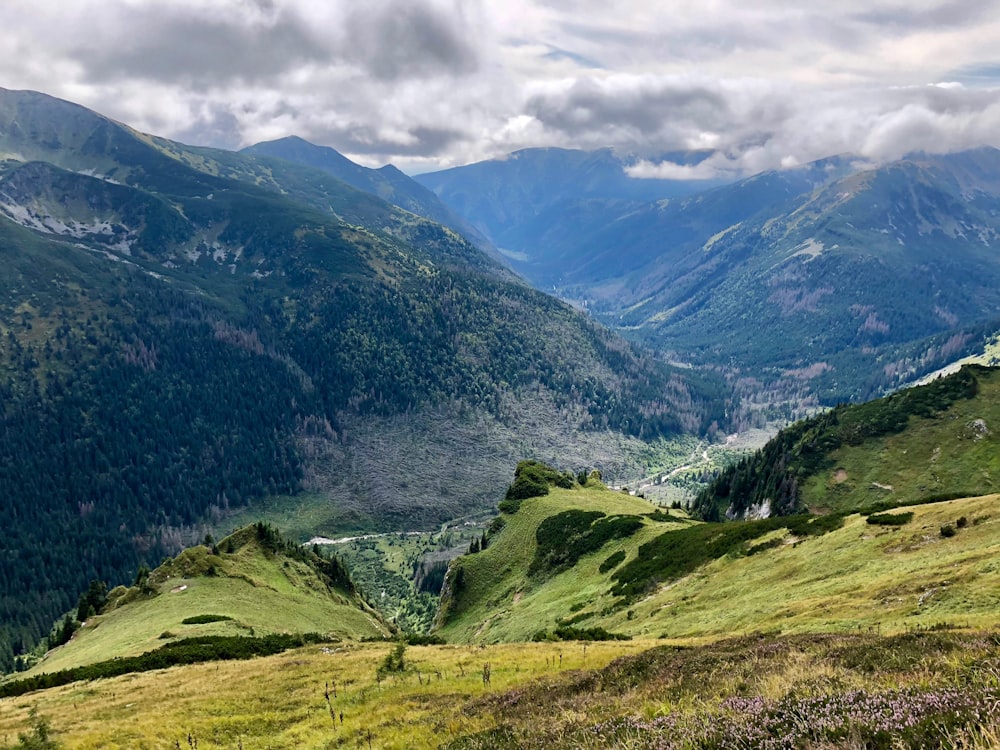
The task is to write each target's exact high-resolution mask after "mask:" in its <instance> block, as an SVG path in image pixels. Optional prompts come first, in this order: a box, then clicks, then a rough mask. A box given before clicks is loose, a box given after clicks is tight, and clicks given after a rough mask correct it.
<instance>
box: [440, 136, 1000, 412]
mask: <svg viewBox="0 0 1000 750" xmlns="http://www.w3.org/2000/svg"><path fill="white" fill-rule="evenodd" d="M487 165H489V163H484V164H483V165H481V166H479V167H478V168H479V169H480V170H486V169H487ZM491 168H492V167H491ZM467 169H469V170H471V169H472V167H469V168H467ZM998 179H1000V151H997V150H996V149H992V148H982V149H977V150H973V151H968V152H963V153H957V154H946V155H927V154H914V155H912V156H910V157H908V158H906V159H903V160H900V161H897V162H893V163H891V164H885V165H880V166H873V165H871V164H868V163H866V162H865V161H864V160H861V159H857V158H854V157H851V156H850V155H846V156H841V157H833V158H829V159H823V160H820V161H818V162H814V163H812V164H808V165H804V166H802V167H797V168H793V169H787V170H780V171H772V172H765V173H762V174H759V175H755V176H753V177H750V178H747V179H744V180H741V181H738V182H735V183H733V184H729V185H723V186H719V187H715V188H713V189H711V190H706V191H703V192H698V193H696V194H694V195H687V196H684V197H677V198H670V199H665V200H657V201H653V202H645V203H639V204H636V203H630V202H628V201H616V200H607V199H596V198H595V199H592V200H588V201H580V202H577V203H575V204H570V205H563V204H558V205H553V206H552V207H551V210H550V211H548V212H546V211H544V210H542V211H540V212H538V214H537V215H535V216H534V217H531V218H528V219H525V217H524V214H523V212H522V213H518V212H519V211H521V207H522V203H521V201H520V200H519V199H512V200H511V202H510V207H511V210H510V214H509V215H508V216H507V217H506V218H505V219H504V220H505V221H506V222H507V224H506V225H505V226H506V229H504V228H498V229H496V230H495V231H496V232H497V233H498V234H497V236H498V237H503V236H504V234H503V232H505V231H506V232H508V233H516V234H517V235H518V236H519V237H520V239H519V242H521V243H522V244H520V245H519V246H518V253H517V254H516V257H515V260H513V261H512V265H514V267H515V268H517V269H518V270H519V271H520V272H521V273H523V274H524V275H525V276H526V277H527V278H529V279H530V280H531V281H532V282H533V283H534V284H535V285H536V286H537V287H539V288H542V289H547V290H554V291H556V292H557V293H558V294H559V295H560V296H562V297H563V298H565V299H571V300H573V301H574V302H575V303H576V304H579V305H581V306H584V307H586V308H587V309H588V310H589V311H590V312H591V313H592V314H594V315H595V316H596V317H597V318H598V319H600V320H602V321H604V322H606V323H607V324H609V325H612V326H616V327H619V328H620V329H622V330H623V331H625V332H627V333H628V335H629V336H630V337H632V338H635V339H638V340H641V341H643V342H645V343H647V344H650V345H652V346H653V347H654V348H658V349H660V350H664V351H668V352H671V353H672V354H673V356H676V357H678V358H679V359H681V360H687V361H693V362H698V363H702V364H712V365H716V366H720V365H721V366H726V367H736V368H737V369H738V370H739V371H740V372H743V373H745V374H747V375H750V376H753V377H757V378H763V379H765V380H768V381H773V380H775V379H780V378H785V379H789V378H790V379H791V380H790V381H789V382H790V383H792V382H793V381H796V380H798V381H799V382H800V383H801V384H802V386H803V387H805V388H807V389H809V390H810V391H811V392H813V393H816V394H818V395H819V396H820V398H821V399H822V400H823V401H824V402H826V403H831V404H832V403H836V402H838V401H843V400H858V399H863V398H866V397H870V396H873V395H876V394H878V393H880V392H885V390H886V389H891V388H893V387H896V386H898V385H900V384H902V383H904V382H907V381H908V380H910V379H912V378H913V377H915V376H917V375H919V374H922V373H924V372H927V371H930V370H932V369H934V368H935V367H937V366H940V365H943V364H946V363H947V362H948V361H950V359H954V358H955V357H957V356H959V355H960V354H964V353H965V351H966V348H967V347H969V346H972V345H973V344H974V343H976V342H978V341H980V340H981V338H982V336H983V335H984V333H985V332H987V331H988V330H990V329H995V327H996V318H997V312H996V311H997V310H998V309H1000V292H998V290H1000V257H998V256H997V253H996V252H995V251H994V249H993V248H994V247H995V245H996V244H997V242H998V232H1000V218H998V217H1000V213H998V209H1000V182H998ZM518 184H519V183H518V182H517V181H516V180H514V181H513V186H517V185H518ZM505 189H506V188H505V187H504V183H498V184H497V185H496V186H494V188H493V192H492V193H491V194H492V195H494V196H499V197H500V198H502V197H503V196H504V195H505V192H504V191H505ZM512 189H515V188H512ZM440 194H441V195H442V197H444V198H445V199H446V200H448V199H449V198H448V196H449V193H447V192H445V191H441V193H440ZM500 198H498V200H500ZM452 200H453V207H454V208H456V210H459V209H461V208H462V206H463V205H465V204H464V203H463V202H462V201H461V200H457V199H452ZM505 205H506V204H504V203H503V201H502V200H500V202H499V208H497V215H498V216H502V209H503V207H504V206H505ZM467 217H469V218H470V219H471V218H472V213H471V212H470V213H468V214H467ZM498 244H499V245H501V246H504V247H509V246H508V245H504V244H503V242H502V241H498ZM512 257H514V256H512ZM789 387H792V386H791V385H789Z"/></svg>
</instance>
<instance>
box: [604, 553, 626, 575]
mask: <svg viewBox="0 0 1000 750" xmlns="http://www.w3.org/2000/svg"><path fill="white" fill-rule="evenodd" d="M624 559H625V551H624V550H618V551H617V552H615V553H614V554H613V555H610V556H609V557H608V558H607V559H606V560H605V561H604V562H602V563H601V567H600V568H598V570H599V571H600V572H601V573H607V572H608V571H609V570H613V569H615V568H617V567H618V566H619V565H620V564H621V563H622V561H623V560H624Z"/></svg>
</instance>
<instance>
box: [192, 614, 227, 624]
mask: <svg viewBox="0 0 1000 750" xmlns="http://www.w3.org/2000/svg"><path fill="white" fill-rule="evenodd" d="M232 619H233V618H232V617H230V616H229V615H192V616H191V617H185V618H184V619H183V620H181V624H182V625H206V624H208V623H210V622H224V621H226V620H232Z"/></svg>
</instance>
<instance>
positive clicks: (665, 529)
mask: <svg viewBox="0 0 1000 750" xmlns="http://www.w3.org/2000/svg"><path fill="white" fill-rule="evenodd" d="M948 423H949V424H950V425H951V429H952V430H953V431H954V430H955V429H956V426H958V425H956V423H955V422H954V421H952V420H950V419H949V420H948ZM959 428H960V426H959ZM994 453H995V451H994ZM955 486H962V485H961V484H960V483H958V484H956V485H955ZM955 494H956V495H961V494H962V493H960V492H956V493H955ZM925 499H926V498H925ZM998 500H1000V497H998V495H996V494H993V495H987V496H985V497H972V498H964V499H955V500H942V501H938V502H933V503H932V502H927V503H923V504H921V505H918V506H913V507H907V508H904V509H900V510H897V511H893V512H891V513H881V514H880V513H875V512H874V510H873V509H869V510H868V511H862V512H853V513H852V512H849V511H845V512H844V513H842V514H832V513H831V514H828V515H825V516H820V515H796V516H779V517H773V518H767V519H760V520H750V521H727V522H723V523H719V522H712V523H703V522H700V521H696V520H694V519H692V518H689V517H688V515H687V514H686V513H685V512H684V511H682V510H669V511H666V510H665V509H658V508H655V507H654V506H651V504H649V503H647V502H646V501H644V500H641V499H638V498H635V497H630V496H629V495H627V494H623V493H621V492H612V491H610V490H608V489H606V488H604V487H603V486H601V485H600V484H599V483H597V482H595V481H594V480H593V479H591V480H589V481H588V482H587V484H586V486H584V487H581V486H579V485H576V484H575V483H574V484H573V486H571V487H551V488H550V490H549V492H547V493H546V494H544V495H541V496H536V497H531V498H528V499H524V500H522V501H521V502H520V503H517V504H509V503H508V502H507V501H505V502H504V503H502V504H501V511H502V512H501V514H500V515H499V516H498V520H497V521H495V522H494V525H493V527H492V533H491V534H490V536H489V538H488V541H487V545H486V547H485V549H482V550H481V551H478V552H475V553H474V554H467V555H464V556H463V557H460V558H458V559H457V560H455V561H454V562H453V563H452V566H451V568H450V570H449V573H448V577H447V580H446V583H445V589H444V593H443V599H442V608H441V613H440V615H439V620H438V627H437V630H436V632H437V633H438V634H439V635H441V636H443V637H445V638H446V639H448V640H449V641H454V642H459V643H472V644H481V643H496V642H506V641H525V640H532V639H545V640H550V639H555V640H584V641H593V640H602V639H608V638H613V637H668V638H678V637H691V638H704V637H706V636H714V637H719V636H731V635H732V634H734V633H745V632H769V633H776V632H782V633H818V632H845V631H851V630H857V629H862V628H863V629H874V628H876V627H881V628H884V629H885V630H886V631H888V632H896V631H901V630H904V629H913V628H923V627H929V626H932V625H937V626H939V627H945V626H947V625H949V624H950V625H955V626H961V627H969V626H971V627H980V626H981V627H992V626H993V625H994V624H995V622H996V620H995V618H996V601H997V592H998V591H1000V578H998V574H997V570H996V566H995V565H994V563H993V562H992V560H993V554H992V552H991V550H993V549H994V548H995V545H996V543H997V539H998V533H1000V520H998V518H997V514H996V508H997V503H998ZM898 502H899V501H897V500H888V501H886V503H885V505H883V506H880V508H881V509H885V508H886V507H890V508H891V507H893V506H895V505H896V504H898ZM942 529H944V531H942Z"/></svg>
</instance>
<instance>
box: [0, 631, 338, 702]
mask: <svg viewBox="0 0 1000 750" xmlns="http://www.w3.org/2000/svg"><path fill="white" fill-rule="evenodd" d="M328 642H329V639H328V638H325V637H324V636H321V635H319V634H317V633H303V634H301V635H290V634H286V633H276V634H273V635H267V636H264V637H262V638H250V637H246V636H240V635H232V636H221V635H209V636H202V637H199V638H184V639H182V640H179V641H175V642H173V643H167V644H165V645H163V646H160V648H158V649H155V650H153V651H147V652H146V653H144V654H140V655H139V656H125V657H119V658H116V659H111V660H110V661H102V662H97V663H96V664H87V665H85V666H82V667H73V668H71V669H64V670H62V671H60V672H47V673H45V674H39V675H35V676H34V677H26V678H24V679H21V680H15V681H13V682H5V683H3V684H0V698H9V697H11V696H15V695H24V694H25V693H30V692H32V691H33V690H45V689H48V688H52V687H58V686H60V685H68V684H69V683H71V682H77V681H79V680H96V679H100V678H106V677H119V676H121V675H123V674H132V673H134V672H147V671H149V670H151V669H165V668H166V667H174V666H178V665H180V664H198V663H201V662H206V661H229V660H233V659H250V658H252V657H254V656H271V655H273V654H280V653H281V652H282V651H287V650H288V649H290V648H299V647H300V646H305V645H307V644H310V643H328Z"/></svg>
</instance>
